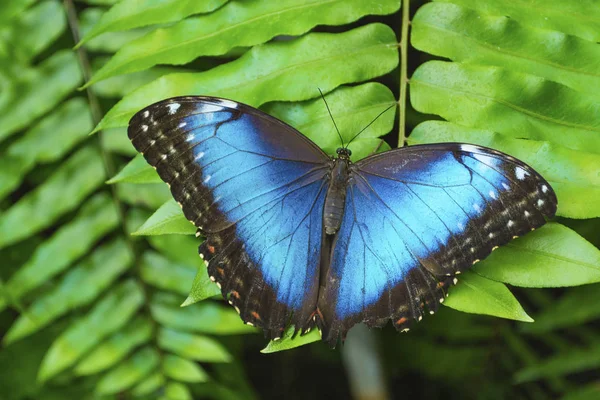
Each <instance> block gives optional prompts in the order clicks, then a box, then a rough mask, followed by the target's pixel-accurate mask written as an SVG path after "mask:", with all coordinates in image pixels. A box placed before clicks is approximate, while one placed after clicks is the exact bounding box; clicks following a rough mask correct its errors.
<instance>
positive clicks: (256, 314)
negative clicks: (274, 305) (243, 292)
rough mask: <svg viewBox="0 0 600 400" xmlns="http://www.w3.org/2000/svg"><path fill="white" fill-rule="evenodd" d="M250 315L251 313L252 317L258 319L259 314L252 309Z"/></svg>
mask: <svg viewBox="0 0 600 400" xmlns="http://www.w3.org/2000/svg"><path fill="white" fill-rule="evenodd" d="M250 315H252V316H253V317H254V319H257V320H260V315H258V313H257V312H256V311H252V312H251V313H250Z"/></svg>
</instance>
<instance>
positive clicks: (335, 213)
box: [323, 157, 350, 235]
mask: <svg viewBox="0 0 600 400" xmlns="http://www.w3.org/2000/svg"><path fill="white" fill-rule="evenodd" d="M349 164H350V160H348V159H347V158H346V157H340V158H337V159H336V160H335V161H334V165H333V168H332V170H331V177H330V180H329V189H328V190H327V196H326V197H325V205H324V208H323V225H324V227H325V233H327V234H328V235H334V234H335V233H337V231H338V230H339V229H340V226H341V225H342V218H343V216H344V207H345V205H346V186H347V184H348V175H349V174H348V166H349Z"/></svg>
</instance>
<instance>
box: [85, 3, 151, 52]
mask: <svg viewBox="0 0 600 400" xmlns="http://www.w3.org/2000/svg"><path fill="white" fill-rule="evenodd" d="M104 12H105V11H104V9H102V8H92V7H88V8H85V9H84V10H83V11H82V12H81V14H79V20H80V25H79V26H80V31H81V33H82V34H83V35H84V36H85V34H86V33H87V32H89V31H90V30H91V29H92V28H93V27H94V26H95V25H96V23H97V22H98V21H99V20H100V18H102V16H103V15H104ZM151 30H152V28H149V27H142V28H137V29H133V30H129V31H127V32H107V33H104V34H102V35H101V36H99V37H96V38H94V39H92V40H90V41H89V42H87V44H86V49H87V50H88V51H92V52H97V53H115V52H117V51H119V49H121V48H122V47H123V46H125V45H126V44H127V43H129V42H131V41H133V40H135V39H138V38H140V37H142V36H144V35H146V34H147V33H148V32H150V31H151Z"/></svg>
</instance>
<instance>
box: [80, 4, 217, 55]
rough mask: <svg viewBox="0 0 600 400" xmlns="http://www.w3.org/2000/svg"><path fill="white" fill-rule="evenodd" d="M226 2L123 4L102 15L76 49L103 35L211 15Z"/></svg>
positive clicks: (116, 5)
mask: <svg viewBox="0 0 600 400" xmlns="http://www.w3.org/2000/svg"><path fill="white" fill-rule="evenodd" d="M226 2H227V0H208V1H202V2H200V1H197V0H165V1H160V2H157V1H153V0H142V1H139V0H123V1H120V2H118V3H116V4H115V5H114V6H113V7H111V9H110V10H108V11H107V12H105V13H103V15H102V17H101V18H100V20H99V21H98V22H97V23H96V24H95V25H94V27H93V28H92V29H90V30H89V31H88V32H87V34H86V35H85V36H84V37H83V39H81V41H80V42H79V43H78V44H77V46H75V47H76V48H77V47H79V46H81V45H82V44H83V43H85V42H87V41H89V40H90V39H92V38H94V37H96V36H98V35H100V34H101V33H104V32H114V31H124V30H128V29H133V28H139V27H142V26H147V25H153V24H164V23H167V22H176V21H179V20H182V19H184V18H185V17H188V16H190V15H193V14H202V13H208V12H211V11H213V10H215V9H217V8H218V7H220V6H222V5H223V4H225V3H226Z"/></svg>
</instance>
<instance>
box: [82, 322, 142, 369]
mask: <svg viewBox="0 0 600 400" xmlns="http://www.w3.org/2000/svg"><path fill="white" fill-rule="evenodd" d="M151 338H152V324H151V323H150V322H149V321H148V320H147V319H145V318H143V317H137V318H136V319H135V320H134V321H133V322H131V323H129V324H127V326H125V328H124V329H123V330H121V331H118V332H116V333H114V334H113V335H112V336H110V337H109V338H107V339H106V340H105V341H104V342H102V343H100V344H99V345H98V346H97V347H96V348H95V349H94V350H93V351H92V352H91V353H90V354H88V355H87V356H85V358H83V359H82V360H81V361H80V362H79V363H78V364H77V366H76V367H75V373H76V374H77V375H92V374H96V373H98V372H100V371H103V370H105V369H107V368H109V367H112V366H113V365H115V364H116V363H118V362H119V361H121V360H122V359H123V358H125V357H126V356H127V354H129V352H130V351H132V350H133V349H134V348H136V347H137V346H139V345H141V344H144V343H147V342H148V341H150V339H151Z"/></svg>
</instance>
